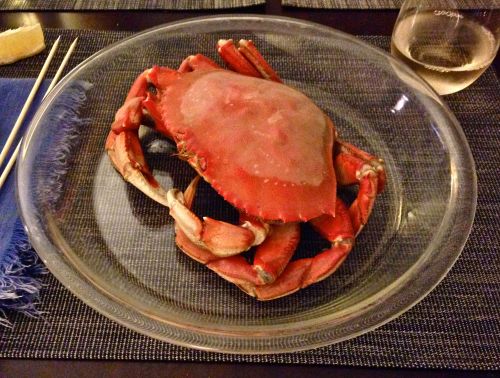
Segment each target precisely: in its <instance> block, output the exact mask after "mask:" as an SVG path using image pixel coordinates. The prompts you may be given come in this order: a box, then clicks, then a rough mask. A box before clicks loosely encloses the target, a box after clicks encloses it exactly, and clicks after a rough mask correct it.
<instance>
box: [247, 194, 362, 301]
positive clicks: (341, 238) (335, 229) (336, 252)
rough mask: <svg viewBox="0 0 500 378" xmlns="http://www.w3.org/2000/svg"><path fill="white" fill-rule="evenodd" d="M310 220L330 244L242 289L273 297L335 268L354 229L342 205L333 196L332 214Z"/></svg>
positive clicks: (346, 251) (348, 247) (349, 246)
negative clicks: (269, 281) (276, 274)
mask: <svg viewBox="0 0 500 378" xmlns="http://www.w3.org/2000/svg"><path fill="white" fill-rule="evenodd" d="M311 224H312V225H313V227H314V228H315V229H316V230H317V231H318V232H319V233H320V234H321V235H322V236H323V237H325V238H326V239H328V240H329V241H331V243H332V245H331V247H330V248H329V249H327V250H325V251H322V252H320V253H319V254H317V255H316V256H314V257H312V258H304V259H299V260H295V261H292V262H290V263H289V264H288V265H287V267H286V268H285V270H284V271H283V273H282V274H281V275H280V276H279V277H278V279H277V280H276V281H274V282H273V283H272V284H268V285H264V286H254V287H251V288H250V289H251V290H245V291H247V292H248V293H249V294H250V295H254V296H256V297H257V299H260V300H270V299H276V298H280V297H283V296H285V295H288V294H291V293H293V292H295V291H297V290H299V289H301V288H304V287H306V286H309V285H311V284H313V283H315V282H318V281H321V280H323V279H325V278H326V277H328V276H329V275H331V274H332V273H333V272H334V271H335V270H337V268H338V267H339V266H340V265H341V264H342V263H343V262H344V260H345V259H346V257H347V255H348V254H349V252H350V251H351V249H352V246H353V243H354V230H353V227H352V224H351V220H350V216H349V213H348V209H347V207H346V205H345V204H344V203H343V202H342V201H341V200H340V198H337V201H336V209H335V218H333V217H331V216H329V215H323V216H321V217H319V218H316V219H314V220H313V221H311ZM242 289H245V288H242Z"/></svg>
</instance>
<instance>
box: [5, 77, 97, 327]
mask: <svg viewBox="0 0 500 378" xmlns="http://www.w3.org/2000/svg"><path fill="white" fill-rule="evenodd" d="M33 84H34V80H33V79H0V109H8V110H9V111H8V112H5V113H4V116H3V117H1V118H0V146H2V147H3V145H4V144H5V141H6V140H7V138H8V136H9V134H10V131H11V130H12V127H13V126H14V123H15V122H16V119H17V116H18V114H19V113H20V112H21V109H22V106H23V104H24V101H25V100H26V98H27V97H28V94H29V92H30V90H31V88H32V87H33ZM48 84H49V83H48V82H45V83H43V84H42V86H41V88H40V89H39V92H38V95H37V96H36V98H35V100H34V102H33V104H32V106H31V108H30V111H29V112H28V115H27V117H26V119H25V122H24V124H23V126H22V127H21V129H20V131H19V133H18V137H17V138H16V141H15V143H14V145H13V146H14V147H15V146H16V145H17V143H18V141H19V139H20V138H21V136H22V134H23V133H24V132H25V131H26V128H27V125H28V124H29V121H30V120H31V118H32V117H33V115H34V113H35V110H36V108H37V107H38V105H39V104H40V102H41V98H42V97H43V94H44V93H45V91H46V88H47V87H48ZM90 87H91V84H90V83H86V82H75V83H73V85H71V86H70V87H69V88H68V89H67V90H66V92H65V95H64V96H63V98H62V99H60V100H58V102H57V103H56V104H55V105H54V106H53V108H55V109H56V110H57V111H58V113H57V115H58V118H57V119H54V120H53V122H59V123H64V120H70V121H71V122H72V123H73V124H74V123H77V122H80V121H83V122H87V123H88V120H85V121H84V120H80V119H79V118H78V114H77V113H78V109H79V107H80V106H81V104H82V103H84V102H85V99H86V96H85V93H86V91H87V90H88V89H90ZM61 109H62V110H61ZM61 115H64V116H63V117H60V116H61ZM75 117H76V118H75ZM62 126H64V125H61V133H60V134H59V135H55V136H53V137H54V138H60V139H61V140H60V141H59V143H58V145H59V146H60V147H61V149H62V150H65V149H67V148H69V146H70V145H72V144H73V143H72V142H71V139H72V138H73V139H74V136H72V135H71V133H64V132H63V131H64V127H62ZM14 147H13V148H12V149H14ZM53 152H54V153H56V154H59V155H61V154H62V155H64V152H61V151H59V150H58V151H53ZM59 155H58V156H59ZM62 158H63V159H64V156H63V157H62ZM4 166H5V165H4ZM4 166H2V167H1V168H3V167H4ZM52 173H53V172H52ZM47 179H52V180H53V179H54V177H53V176H52V175H51V174H48V175H47ZM56 179H57V178H56ZM53 189H54V188H53V187H52V192H51V193H49V194H50V196H54V195H55V196H56V197H57V196H58V195H59V194H60V193H56V192H57V191H53ZM45 194H47V193H45ZM56 197H54V198H53V200H54V201H56ZM47 272H48V270H47V269H46V268H45V266H44V265H43V264H42V262H41V261H40V260H39V258H38V255H37V253H36V252H35V250H34V249H33V248H32V247H31V245H30V243H29V240H28V236H27V235H26V233H25V231H24V226H23V224H22V222H21V220H20V218H19V215H18V211H17V206H16V195H15V172H11V174H10V175H9V177H8V179H7V181H6V182H5V184H4V186H3V187H2V190H0V326H10V325H11V323H10V322H9V320H8V312H9V311H17V312H20V313H22V314H25V315H27V316H37V315H40V312H39V311H38V310H37V307H36V305H37V303H38V297H39V292H40V289H41V287H42V284H41V281H40V277H41V275H42V274H45V273H47Z"/></svg>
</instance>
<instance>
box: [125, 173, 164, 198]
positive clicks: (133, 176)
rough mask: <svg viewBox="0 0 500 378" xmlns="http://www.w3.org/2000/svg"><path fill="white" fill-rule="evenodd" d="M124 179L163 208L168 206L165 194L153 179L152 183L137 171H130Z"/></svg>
mask: <svg viewBox="0 0 500 378" xmlns="http://www.w3.org/2000/svg"><path fill="white" fill-rule="evenodd" d="M124 178H125V180H127V181H128V182H129V183H131V184H132V185H134V186H135V187H136V188H137V189H139V190H140V191H142V192H143V193H144V194H146V195H147V196H148V197H149V198H151V199H153V200H155V201H156V202H158V203H160V204H162V205H164V206H167V207H168V206H169V201H168V198H167V192H166V191H165V189H163V188H162V187H161V186H160V185H159V184H158V183H157V182H156V180H154V179H153V180H154V183H152V182H151V178H146V177H145V176H144V175H143V173H142V172H141V171H139V170H132V171H131V172H130V173H129V174H128V175H127V176H126V177H124Z"/></svg>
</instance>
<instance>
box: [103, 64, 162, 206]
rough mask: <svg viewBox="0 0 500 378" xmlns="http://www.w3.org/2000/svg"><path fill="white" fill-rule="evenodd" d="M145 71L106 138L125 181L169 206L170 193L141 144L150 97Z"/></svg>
mask: <svg viewBox="0 0 500 378" xmlns="http://www.w3.org/2000/svg"><path fill="white" fill-rule="evenodd" d="M147 72H148V71H145V72H144V73H142V74H141V75H139V76H138V77H137V79H136V80H135V82H134V84H133V85H132V88H131V89H130V91H129V93H128V95H127V98H126V99H125V103H124V104H123V106H122V107H121V108H120V109H119V110H118V111H117V112H116V115H115V120H114V122H113V124H112V125H111V131H110V132H109V134H108V137H107V139H106V151H107V152H108V155H109V157H110V159H111V161H112V163H113V165H114V167H115V168H116V169H117V170H118V172H120V174H121V175H122V176H123V178H124V179H125V180H126V181H128V182H130V183H131V184H132V185H134V186H136V187H137V188H140V189H141V190H142V191H143V192H144V193H145V194H146V195H148V196H149V197H151V198H152V199H154V200H156V201H158V202H159V203H161V204H163V205H167V204H168V201H167V192H166V191H165V190H164V189H163V188H162V187H161V186H160V185H159V184H158V182H157V181H156V179H155V178H154V177H153V175H152V174H151V170H150V169H149V167H148V165H147V163H146V160H145V159H144V153H143V152H142V148H141V146H140V143H139V136H138V130H139V127H140V125H141V122H142V118H143V102H144V101H146V99H147V98H148V94H147V78H146V75H147Z"/></svg>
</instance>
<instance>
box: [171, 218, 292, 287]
mask: <svg viewBox="0 0 500 378" xmlns="http://www.w3.org/2000/svg"><path fill="white" fill-rule="evenodd" d="M299 237H300V230H299V226H298V224H297V223H287V224H283V225H273V226H271V230H270V232H269V235H268V237H267V238H266V240H265V241H264V242H263V243H262V244H260V245H259V246H258V247H257V251H256V256H255V257H254V263H253V264H250V263H249V262H248V261H247V260H246V259H245V257H243V256H241V255H236V256H229V257H222V258H221V257H220V256H216V255H215V254H213V253H212V252H210V251H209V250H208V249H206V248H204V247H202V246H200V245H199V244H196V243H193V242H192V241H191V240H190V239H189V238H188V237H187V236H186V234H185V233H184V232H183V231H182V230H181V229H180V227H178V225H176V235H175V242H176V244H177V246H178V247H179V248H180V249H181V250H182V251H183V252H184V253H186V254H187V255H188V256H190V257H191V258H193V259H194V260H196V261H198V262H200V263H202V264H205V265H206V266H207V267H208V268H209V269H211V270H213V271H214V272H216V273H217V274H218V275H220V276H221V277H223V278H225V279H226V280H228V281H229V282H232V283H234V284H236V285H238V286H239V287H240V288H241V289H242V290H244V291H246V292H253V291H254V290H255V287H256V286H259V285H265V284H268V283H270V282H273V281H274V280H276V278H277V277H278V276H279V274H281V272H282V271H283V269H284V268H285V267H286V266H287V264H288V262H289V261H290V258H291V257H292V255H293V252H294V251H295V248H296V247H297V244H298V240H299ZM259 255H260V256H259Z"/></svg>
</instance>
